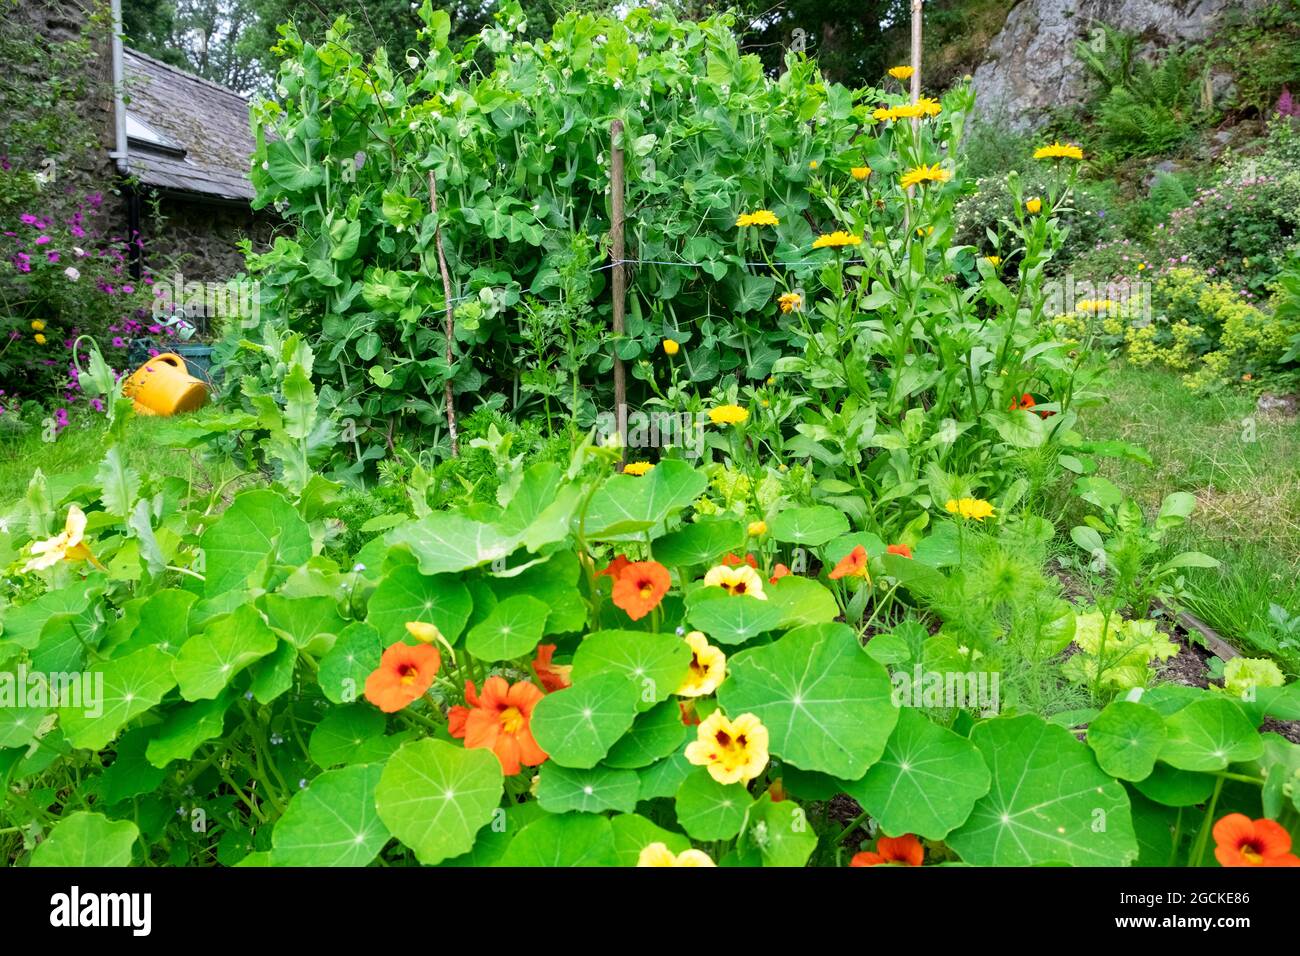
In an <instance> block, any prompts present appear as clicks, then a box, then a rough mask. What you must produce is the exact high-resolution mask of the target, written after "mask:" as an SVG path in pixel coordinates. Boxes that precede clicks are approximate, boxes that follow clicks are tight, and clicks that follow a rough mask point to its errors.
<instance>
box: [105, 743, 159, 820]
mask: <svg viewBox="0 0 1300 956" xmlns="http://www.w3.org/2000/svg"><path fill="white" fill-rule="evenodd" d="M154 729H155V728H153V727H138V728H136V729H135V730H128V731H127V732H126V733H124V734H123V735H122V736H121V737H119V738H117V740H116V741H115V742H114V744H113V757H112V761H113V762H112V763H111V764H109V766H108V768H107V769H106V770H105V771H104V772H103V773H102V774H100V776H99V793H100V799H101V800H103V802H104V806H107V807H111V806H112V805H113V804H115V803H119V802H121V801H122V800H127V799H130V798H131V797H136V796H139V795H140V794H142V793H152V792H153V791H154V790H155V789H157V787H158V785H159V784H160V783H162V782H163V781H164V780H165V779H167V772H166V771H165V770H162V769H160V768H158V767H155V766H154V765H153V764H151V763H149V761H148V759H147V758H146V757H145V753H146V748H147V747H148V746H149V739H150V737H152V735H153V732H154Z"/></svg>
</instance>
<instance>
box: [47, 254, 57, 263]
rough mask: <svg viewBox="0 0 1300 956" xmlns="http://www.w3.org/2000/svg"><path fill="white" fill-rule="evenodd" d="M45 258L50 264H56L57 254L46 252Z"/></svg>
mask: <svg viewBox="0 0 1300 956" xmlns="http://www.w3.org/2000/svg"><path fill="white" fill-rule="evenodd" d="M45 258H46V259H48V260H49V261H50V262H51V263H54V262H58V261H59V254H58V253H57V252H47V253H45Z"/></svg>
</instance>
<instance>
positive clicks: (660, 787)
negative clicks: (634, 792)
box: [637, 745, 695, 800]
mask: <svg viewBox="0 0 1300 956" xmlns="http://www.w3.org/2000/svg"><path fill="white" fill-rule="evenodd" d="M694 769H695V765H694V764H692V763H691V762H690V761H689V760H687V759H686V747H685V745H683V747H682V749H681V750H678V751H677V752H676V753H674V754H672V755H671V756H668V757H665V758H664V759H663V760H657V761H655V762H654V763H652V764H651V765H650V766H648V767H642V768H641V769H640V770H638V771H637V773H638V774H639V775H640V777H641V797H640V798H641V799H642V800H653V799H655V798H656V797H671V796H673V795H674V794H675V793H677V788H678V787H680V786H681V785H682V781H683V780H685V779H686V778H687V776H688V775H689V774H690V772H691V771H692V770H694Z"/></svg>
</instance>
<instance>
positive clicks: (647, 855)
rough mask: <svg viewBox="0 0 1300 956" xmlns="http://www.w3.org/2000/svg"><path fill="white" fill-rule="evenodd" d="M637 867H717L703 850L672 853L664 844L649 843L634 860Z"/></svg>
mask: <svg viewBox="0 0 1300 956" xmlns="http://www.w3.org/2000/svg"><path fill="white" fill-rule="evenodd" d="M636 865H637V866H717V865H718V864H716V863H714V862H713V860H712V859H711V858H710V857H709V855H708V854H707V853H705V852H704V851H703V850H694V849H692V850H682V852H681V853H674V852H673V851H672V850H670V849H668V845H667V844H665V843H651V844H650V845H649V846H648V847H646V848H645V849H644V850H642V851H641V855H640V856H638V857H637V859H636Z"/></svg>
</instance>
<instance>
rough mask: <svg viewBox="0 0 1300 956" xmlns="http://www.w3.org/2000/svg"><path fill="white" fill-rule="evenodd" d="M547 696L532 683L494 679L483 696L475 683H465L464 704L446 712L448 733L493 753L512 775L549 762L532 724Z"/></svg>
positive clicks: (467, 743) (486, 684)
mask: <svg viewBox="0 0 1300 956" xmlns="http://www.w3.org/2000/svg"><path fill="white" fill-rule="evenodd" d="M544 696H545V695H544V694H543V693H542V691H541V688H539V687H538V686H537V685H536V684H534V683H532V682H531V681H526V680H521V681H516V682H515V683H513V684H509V683H507V682H506V679H505V678H504V677H498V676H495V675H494V676H492V677H489V678H488V679H487V680H485V681H484V682H483V694H482V696H479V695H478V694H477V693H475V690H474V682H473V681H468V680H467V681H465V702H466V703H467V704H469V707H453V708H451V710H450V711H448V713H447V730H448V731H450V732H451V735H452V736H453V737H456V738H458V739H463V740H464V741H465V746H466V747H474V748H481V749H484V750H491V751H492V752H493V753H494V754H496V755H497V760H499V761H501V770H502V771H503V772H504V773H505V774H506V775H507V776H513V775H514V774H517V773H518V772H519V770H520V765H521V764H522V765H525V766H529V767H536V766H539V765H540V764H543V763H545V762H546V761H547V759H548V755H547V753H546V751H545V750H543V749H542V748H541V747H539V746H537V741H536V740H534V739H533V731H532V728H531V727H530V722H531V720H532V717H533V708H534V707H536V706H537V702H538V701H539V700H541V699H542V697H544Z"/></svg>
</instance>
